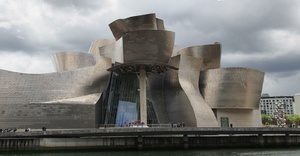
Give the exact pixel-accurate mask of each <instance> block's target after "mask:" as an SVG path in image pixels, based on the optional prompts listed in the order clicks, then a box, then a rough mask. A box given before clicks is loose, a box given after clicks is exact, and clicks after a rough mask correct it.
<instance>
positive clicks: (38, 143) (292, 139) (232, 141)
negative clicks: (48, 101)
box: [0, 136, 300, 150]
mask: <svg viewBox="0 0 300 156" xmlns="http://www.w3.org/2000/svg"><path fill="white" fill-rule="evenodd" d="M277 146H278V147H290V146H300V136H191V137H187V136H157V137H154V136H153V137H142V136H135V137H96V138H13V139H12V138H3V139H0V149H1V150H10V149H19V150H22V149H26V150H30V149H31V150H43V149H69V148H74V149H93V148H95V149H170V148H176V149H180V148H181V149H186V148H198V149H201V148H229V147H230V148H241V147H277Z"/></svg>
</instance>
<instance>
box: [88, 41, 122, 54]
mask: <svg viewBox="0 0 300 156" xmlns="http://www.w3.org/2000/svg"><path fill="white" fill-rule="evenodd" d="M115 42H116V40H115V39H102V40H95V41H93V42H92V44H91V46H90V49H89V52H88V53H89V54H93V55H94V56H96V55H99V54H100V51H99V48H100V47H104V46H108V45H111V44H113V43H115Z"/></svg>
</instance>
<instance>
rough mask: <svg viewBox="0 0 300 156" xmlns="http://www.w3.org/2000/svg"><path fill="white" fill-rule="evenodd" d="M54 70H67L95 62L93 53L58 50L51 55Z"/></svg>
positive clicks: (91, 64)
mask: <svg viewBox="0 0 300 156" xmlns="http://www.w3.org/2000/svg"><path fill="white" fill-rule="evenodd" d="M52 59H53V62H54V64H55V67H56V71H58V72H62V71H68V70H75V69H78V68H83V67H88V66H93V65H95V64H96V61H95V58H94V57H93V55H90V54H88V53H79V52H77V53H75V52H60V53H55V54H53V55H52Z"/></svg>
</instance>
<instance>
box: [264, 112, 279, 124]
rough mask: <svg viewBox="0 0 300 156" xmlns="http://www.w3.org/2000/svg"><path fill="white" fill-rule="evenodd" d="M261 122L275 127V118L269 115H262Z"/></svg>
mask: <svg viewBox="0 0 300 156" xmlns="http://www.w3.org/2000/svg"><path fill="white" fill-rule="evenodd" d="M261 120H262V124H263V125H274V124H276V123H274V116H271V115H267V114H262V115H261Z"/></svg>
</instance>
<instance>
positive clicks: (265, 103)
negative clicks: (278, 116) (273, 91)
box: [260, 94, 300, 115]
mask: <svg viewBox="0 0 300 156" xmlns="http://www.w3.org/2000/svg"><path fill="white" fill-rule="evenodd" d="M278 101H282V102H283V103H284V112H285V114H294V101H295V100H294V97H293V96H269V95H268V94H263V95H262V97H261V99H260V110H261V114H267V115H275V112H276V106H275V104H276V102H278ZM299 102H300V95H299ZM298 107H299V106H298ZM298 109H299V110H300V108H298ZM299 113H300V111H299Z"/></svg>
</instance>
